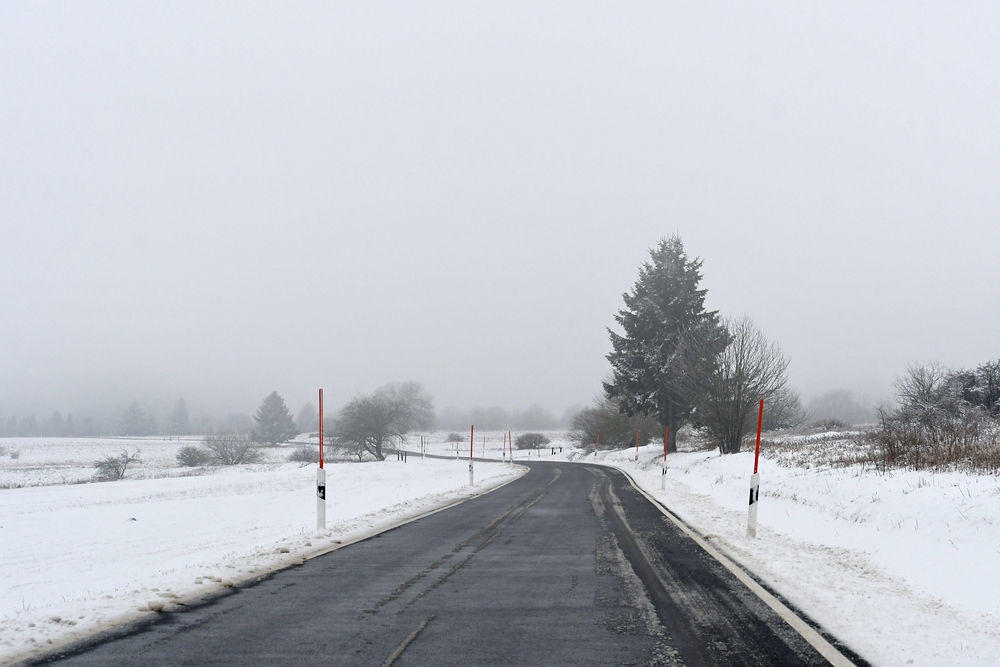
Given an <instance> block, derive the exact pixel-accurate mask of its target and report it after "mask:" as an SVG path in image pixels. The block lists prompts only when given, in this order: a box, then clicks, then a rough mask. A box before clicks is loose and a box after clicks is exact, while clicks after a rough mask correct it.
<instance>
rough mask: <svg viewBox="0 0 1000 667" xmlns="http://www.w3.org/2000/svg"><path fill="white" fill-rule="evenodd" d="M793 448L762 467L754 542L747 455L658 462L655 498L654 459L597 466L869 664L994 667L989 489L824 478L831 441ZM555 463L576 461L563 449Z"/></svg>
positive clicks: (962, 477) (862, 474) (686, 456)
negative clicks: (641, 492) (627, 482)
mask: <svg viewBox="0 0 1000 667" xmlns="http://www.w3.org/2000/svg"><path fill="white" fill-rule="evenodd" d="M797 440H799V442H796V443H794V446H788V447H784V448H781V449H779V450H772V451H767V452H764V453H763V454H762V459H761V464H760V470H761V487H760V496H761V499H760V507H759V520H758V521H759V522H758V538H757V539H755V540H751V539H748V538H747V537H746V522H747V498H748V494H749V478H750V473H751V472H752V468H753V454H752V453H742V454H736V455H732V456H720V455H718V454H717V453H716V452H714V451H711V452H690V453H680V454H672V455H670V457H669V458H668V461H667V470H668V473H667V476H666V480H665V482H666V490H661V484H662V483H663V482H662V481H661V479H660V478H661V475H660V469H661V468H660V466H661V462H662V456H663V450H662V446H655V447H644V448H642V449H641V450H640V452H639V461H638V462H636V460H635V458H636V453H635V450H634V449H629V450H623V451H618V452H600V453H599V454H598V455H597V461H598V462H602V463H605V464H610V465H614V466H617V467H620V468H623V469H625V470H627V471H628V472H629V473H630V474H632V475H633V477H634V478H635V479H636V482H637V483H638V484H640V485H641V486H642V487H643V488H644V489H645V490H646V491H647V492H649V493H650V494H651V495H653V496H654V497H656V498H658V499H660V500H662V501H663V503H664V504H665V505H666V506H667V507H669V508H670V509H671V510H672V511H674V512H675V513H676V514H677V515H679V516H680V517H681V518H682V519H683V520H684V521H686V522H687V523H688V524H689V525H691V526H693V527H694V528H695V529H696V530H698V531H699V532H700V533H701V534H703V535H705V536H707V537H709V539H710V541H711V542H713V543H714V544H716V545H717V546H719V547H721V549H722V550H723V551H724V552H726V553H727V554H729V555H730V556H731V557H732V558H733V559H734V560H736V561H737V562H740V563H742V564H743V565H744V566H745V567H746V568H747V569H749V570H750V571H752V572H753V573H754V574H756V575H757V576H758V577H759V578H760V579H762V580H763V581H765V582H767V583H768V584H770V585H771V586H772V587H773V588H775V589H776V590H777V591H779V592H780V593H781V594H782V595H784V596H785V597H786V598H788V599H789V600H790V601H791V602H792V603H793V604H795V605H796V606H798V607H799V608H801V609H803V610H804V611H805V612H806V613H808V614H809V615H810V616H812V617H813V618H814V619H816V620H817V621H818V622H820V623H821V624H822V625H823V626H825V627H826V628H827V629H829V630H830V631H831V632H832V633H833V634H834V635H836V636H837V637H838V638H839V639H841V640H843V641H844V642H845V643H847V644H848V645H850V646H851V647H852V648H853V649H855V650H856V651H858V652H859V653H860V654H861V655H863V656H864V657H865V658H867V659H868V660H869V661H871V662H872V664H874V665H878V666H887V667H888V666H896V665H899V666H900V667H905V666H907V665H928V666H929V665H968V666H973V665H974V666H982V667H987V666H992V665H996V664H998V663H1000V659H998V657H997V656H1000V577H998V576H997V572H998V571H1000V479H998V478H997V477H994V476H990V475H972V474H965V473H947V474H931V473H927V472H894V473H891V474H888V475H882V474H879V473H877V472H875V471H873V470H871V469H863V468H861V467H859V466H855V467H849V468H842V467H834V466H831V465H828V464H826V463H825V461H828V460H829V459H831V458H833V457H832V456H831V452H832V450H831V448H835V447H844V446H849V444H848V442H847V441H846V440H845V439H843V438H838V437H837V436H830V435H827V436H817V437H814V438H799V439H797ZM554 444H557V443H556V442H555V441H554ZM789 444H793V443H789ZM547 458H553V457H551V456H550V457H547ZM554 458H560V456H559V455H557V456H556V457H554ZM562 458H570V459H576V460H581V457H580V454H579V453H578V452H570V451H569V450H568V449H567V450H565V452H564V454H563V455H562ZM585 460H590V461H593V460H595V456H594V455H593V454H590V455H589V456H587V457H585Z"/></svg>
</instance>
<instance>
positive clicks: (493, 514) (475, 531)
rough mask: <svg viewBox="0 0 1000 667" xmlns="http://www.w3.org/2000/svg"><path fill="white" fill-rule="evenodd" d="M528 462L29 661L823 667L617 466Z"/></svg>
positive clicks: (147, 666)
mask: <svg viewBox="0 0 1000 667" xmlns="http://www.w3.org/2000/svg"><path fill="white" fill-rule="evenodd" d="M456 465H465V462H464V461H461V462H456ZM526 465H528V467H529V468H530V470H529V471H528V473H527V474H525V475H524V476H523V477H521V478H519V479H517V480H516V481H514V482H512V483H510V484H507V485H506V486H503V487H501V488H499V489H497V490H496V491H493V492H491V493H488V494H485V495H482V496H478V497H475V498H473V499H471V500H469V501H467V502H464V503H461V504H459V505H457V506H455V507H452V508H450V509H448V510H445V511H442V512H438V513H436V514H432V515H430V516H426V517H424V518H421V519H419V520H417V521H414V522H412V523H409V524H406V525H403V526H401V527H399V528H395V529H392V530H390V531H388V532H385V533H382V534H380V535H378V536H376V537H373V538H371V539H368V540H365V541H363V542H359V543H357V544H353V545H350V546H348V547H345V548H343V549H339V550H337V551H334V552H331V553H329V554H325V555H323V556H319V557H317V558H314V559H312V560H309V561H307V562H306V563H305V564H304V565H301V566H298V567H293V568H289V569H286V570H282V571H280V572H276V573H274V574H273V575H271V576H269V577H265V578H263V579H262V580H261V581H260V582H259V583H255V584H253V585H250V586H246V587H240V588H237V589H231V592H230V594H227V595H222V596H216V597H214V598H211V599H206V600H205V601H204V602H203V603H202V604H197V605H194V606H192V607H190V608H188V609H185V610H183V611H177V612H166V613H163V614H159V615H157V616H156V618H155V620H153V621H152V622H148V623H145V624H143V625H142V627H136V628H133V629H131V630H129V631H127V632H123V633H120V634H119V635H118V636H111V637H110V638H108V637H104V638H102V639H101V640H99V641H96V642H93V643H91V644H89V645H81V646H78V647H76V648H75V649H73V650H72V651H71V652H68V653H64V654H59V655H55V656H48V657H46V658H44V659H41V660H36V661H34V662H32V663H29V664H32V665H40V664H59V665H67V666H69V665H79V666H83V665H141V666H142V667H154V666H156V665H170V666H178V665H199V666H207V665H248V666H249V665H267V666H269V667H270V666H274V665H296V666H301V665H323V666H337V665H382V666H383V667H389V666H390V665H393V666H395V667H406V666H407V665H435V666H445V665H461V666H463V667H468V666H470V665H546V667H553V666H556V665H688V666H690V667H694V666H699V665H782V666H786V665H787V666H793V665H827V664H829V663H828V662H827V661H826V660H825V659H824V658H823V657H822V656H821V655H820V654H819V653H818V652H817V651H816V649H814V648H813V647H812V646H811V645H810V644H809V643H808V642H807V641H806V640H804V639H803V638H802V636H800V635H799V634H798V633H797V632H796V631H795V630H793V629H792V628H791V626H789V625H788V624H787V623H786V622H785V621H784V620H782V619H781V618H780V617H779V616H778V615H777V614H776V613H775V612H774V611H772V609H771V608H770V607H768V606H767V605H766V604H764V603H763V602H762V601H761V599H760V598H759V597H757V596H756V595H755V594H754V593H753V592H752V591H751V590H750V589H748V588H747V587H746V586H745V585H744V584H743V583H741V582H740V581H739V580H738V579H737V578H736V577H735V576H734V575H733V574H732V573H731V572H730V571H728V570H727V569H725V568H724V567H723V566H722V565H721V564H720V563H719V562H718V561H716V560H715V559H713V558H712V557H711V556H710V555H708V554H707V553H706V552H705V550H704V549H702V548H701V547H699V546H698V545H697V544H696V543H695V541H694V540H692V539H691V538H690V537H688V536H687V535H685V534H684V533H683V532H682V531H681V530H680V529H679V528H678V527H677V526H676V525H675V524H674V523H672V522H670V521H667V520H666V518H665V516H664V514H663V512H661V511H660V509H659V508H657V507H656V506H655V505H653V504H652V503H651V502H649V500H647V499H646V498H645V497H644V496H643V495H642V494H641V493H639V492H638V491H637V490H636V489H635V488H634V487H633V486H632V485H631V483H630V482H629V480H628V479H627V478H626V477H625V476H624V475H623V474H622V473H621V472H619V471H616V470H613V469H610V468H605V467H601V466H594V465H586V464H577V463H552V462H531V463H526ZM838 648H840V649H841V650H842V651H843V652H845V653H847V654H848V655H849V657H850V658H851V659H852V660H853V661H854V662H856V664H858V665H863V664H865V663H864V662H863V661H862V660H860V659H859V658H857V656H854V655H853V654H850V652H849V651H846V650H845V649H844V648H843V647H839V646H838Z"/></svg>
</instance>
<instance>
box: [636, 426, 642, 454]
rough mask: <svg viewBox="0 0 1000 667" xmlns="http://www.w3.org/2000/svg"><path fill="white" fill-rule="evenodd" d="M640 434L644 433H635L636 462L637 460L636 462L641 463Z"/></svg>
mask: <svg viewBox="0 0 1000 667" xmlns="http://www.w3.org/2000/svg"><path fill="white" fill-rule="evenodd" d="M640 433H642V431H636V432H635V460H636V462H638V461H639V434H640Z"/></svg>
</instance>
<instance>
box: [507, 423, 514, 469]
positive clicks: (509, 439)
mask: <svg viewBox="0 0 1000 667" xmlns="http://www.w3.org/2000/svg"><path fill="white" fill-rule="evenodd" d="M507 446H508V447H510V464H511V465H514V436H513V435H511V434H510V431H507Z"/></svg>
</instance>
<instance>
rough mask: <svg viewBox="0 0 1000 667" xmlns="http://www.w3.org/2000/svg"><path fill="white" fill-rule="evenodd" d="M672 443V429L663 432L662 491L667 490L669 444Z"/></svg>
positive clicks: (668, 428)
mask: <svg viewBox="0 0 1000 667" xmlns="http://www.w3.org/2000/svg"><path fill="white" fill-rule="evenodd" d="M668 442H670V427H669V426H668V427H667V428H666V430H665V431H663V471H662V472H661V473H660V491H666V490H667V443H668Z"/></svg>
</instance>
